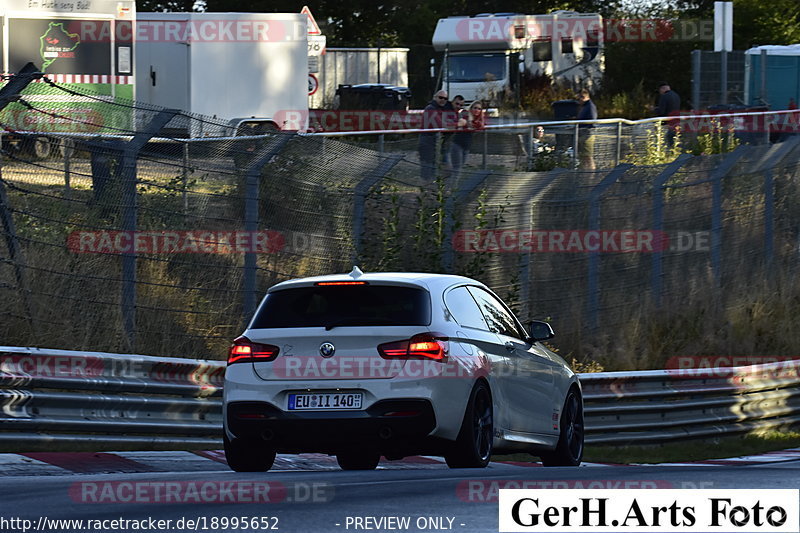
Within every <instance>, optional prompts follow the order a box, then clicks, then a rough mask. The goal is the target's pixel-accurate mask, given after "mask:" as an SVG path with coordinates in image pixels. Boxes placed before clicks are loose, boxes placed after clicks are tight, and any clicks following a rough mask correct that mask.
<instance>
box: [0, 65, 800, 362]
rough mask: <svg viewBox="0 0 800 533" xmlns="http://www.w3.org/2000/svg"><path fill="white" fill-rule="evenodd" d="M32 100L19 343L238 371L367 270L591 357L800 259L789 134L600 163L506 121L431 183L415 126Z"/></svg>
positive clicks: (555, 130) (640, 145)
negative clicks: (312, 280) (443, 293)
mask: <svg viewBox="0 0 800 533" xmlns="http://www.w3.org/2000/svg"><path fill="white" fill-rule="evenodd" d="M19 95H20V96H19V97H18V98H16V99H15V100H14V101H13V102H12V103H10V104H8V105H7V106H6V107H5V108H4V109H2V110H0V122H1V123H2V126H3V128H4V129H5V131H4V133H3V135H2V149H3V158H2V167H0V220H1V221H2V225H1V226H0V229H2V233H3V243H2V244H0V251H2V255H0V258H1V259H0V299H2V302H3V305H2V307H0V317H2V318H1V319H0V339H2V343H4V344H10V345H38V346H48V347H57V348H63V349H91V350H95V351H97V350H104V351H128V352H134V353H145V354H154V355H170V356H187V357H193V358H221V357H223V354H224V353H225V348H226V347H227V345H228V344H229V343H230V341H231V339H233V338H234V337H235V336H236V335H237V334H238V333H239V332H240V331H241V329H242V327H243V325H244V323H245V321H246V320H247V319H248V317H249V316H250V315H251V313H252V312H253V311H254V308H255V306H256V305H257V302H258V300H259V298H260V297H261V295H263V293H264V291H265V290H266V289H267V288H268V287H270V286H271V285H273V284H274V283H276V282H279V281H282V280H285V279H289V278H293V277H300V276H308V275H317V274H327V273H335V272H347V271H349V270H350V268H351V267H352V265H353V264H358V265H359V266H360V267H361V268H362V269H363V270H372V271H376V270H379V271H428V272H451V273H459V274H464V275H468V276H471V277H475V278H477V279H480V280H481V281H483V282H485V283H487V284H488V285H489V286H490V287H492V288H493V290H495V291H496V292H497V293H498V294H499V295H500V296H501V297H503V298H504V299H506V301H508V302H509V303H510V305H512V306H513V307H514V310H515V311H517V312H518V313H519V314H520V317H521V318H522V319H523V320H527V319H548V320H550V321H551V322H552V323H553V325H554V327H555V329H556V330H557V331H559V333H560V335H559V337H560V338H561V339H564V341H562V344H563V345H564V346H565V348H564V349H565V351H567V352H570V351H573V352H575V351H578V350H580V348H581V346H585V345H587V344H589V345H591V344H593V343H599V342H600V341H599V339H601V338H603V337H607V336H608V335H609V334H610V332H611V331H613V330H614V329H615V328H619V327H620V326H621V325H624V324H626V323H628V322H629V321H630V320H631V317H632V316H634V315H635V314H636V313H641V310H642V309H643V308H644V307H652V308H653V309H659V308H666V307H669V306H675V305H678V306H679V305H681V304H682V302H686V301H687V300H689V299H691V298H722V297H724V295H725V294H726V293H728V292H729V291H730V289H731V287H739V286H741V285H742V284H746V283H747V281H748V280H752V279H758V278H764V277H766V276H768V275H775V274H776V273H777V274H780V273H788V274H792V275H793V272H794V269H795V263H796V260H797V254H798V245H799V244H800V241H799V240H798V239H799V238H800V232H799V231H798V229H799V228H800V209H798V202H799V201H800V195H798V191H797V178H798V175H799V174H800V168H798V161H800V146H798V140H797V139H796V138H795V137H794V136H791V135H788V136H785V138H783V139H782V140H783V141H784V142H780V143H767V142H766V137H765V136H758V138H757V139H755V140H756V141H758V142H761V143H762V144H752V145H750V144H745V143H743V142H739V141H737V142H736V143H732V144H730V145H729V146H726V147H725V149H726V150H730V149H733V148H734V147H735V146H736V145H737V144H739V146H738V148H735V149H733V150H732V151H727V152H726V153H720V154H711V155H709V154H707V155H699V156H692V155H688V154H684V155H681V156H678V154H677V152H676V153H674V154H673V156H669V157H666V158H659V157H656V155H658V154H654V152H653V150H654V148H653V147H654V146H656V151H658V150H661V151H662V152H663V148H664V146H661V147H659V146H657V145H658V143H661V144H662V145H663V144H664V140H663V139H661V140H658V139H657V138H656V137H655V135H656V133H655V132H656V129H657V128H654V126H653V125H652V124H649V125H647V124H634V125H624V124H621V123H615V124H598V125H597V127H596V128H594V131H593V132H592V133H591V135H592V136H594V142H593V147H592V148H593V150H592V153H591V154H590V156H591V157H587V156H586V155H585V152H584V151H582V148H585V141H586V135H587V133H586V132H584V131H582V130H580V129H579V128H576V126H575V125H570V124H567V125H563V124H560V125H550V124H545V125H544V126H543V127H544V133H543V134H540V133H538V132H537V130H536V126H535V125H529V126H524V127H516V126H514V127H511V126H509V127H498V128H494V129H487V130H485V131H479V132H475V133H473V134H472V136H473V138H472V146H471V149H470V153H469V155H468V156H467V159H466V162H465V164H464V166H463V167H461V168H459V169H454V168H453V166H452V164H451V161H450V160H447V159H443V154H445V153H449V152H450V151H451V148H452V143H453V138H452V135H451V134H449V133H444V134H441V135H437V136H434V142H435V143H437V151H436V152H435V153H436V159H435V160H434V162H433V163H432V165H433V172H432V176H433V179H424V178H427V175H426V174H425V172H424V168H423V167H424V165H423V164H421V162H420V155H419V154H420V153H419V146H420V136H419V134H418V133H416V132H415V133H397V132H392V133H385V134H383V135H381V136H379V135H367V134H364V133H360V134H357V135H356V134H351V135H344V136H331V135H320V134H296V133H294V134H293V133H288V132H273V133H269V134H264V135H252V136H238V137H237V136H234V135H233V133H235V132H234V131H232V130H231V128H230V126H229V125H228V124H227V123H226V122H225V121H223V120H221V119H216V118H211V117H204V116H198V115H191V114H187V113H184V112H180V111H176V110H165V109H160V108H154V107H150V106H145V105H141V104H139V103H137V102H134V101H126V100H123V99H119V98H110V97H100V96H98V95H92V94H89V93H85V92H80V91H76V90H75V89H74V87H72V86H64V85H60V84H55V83H52V82H49V81H47V80H45V81H39V82H36V83H32V84H31V85H30V86H29V87H28V88H25V89H24V90H22V91H21V92H20V93H19ZM0 101H2V93H0ZM90 106H91V107H92V108H93V111H92V112H89V111H80V110H81V109H83V110H86V109H89V108H90ZM42 124H50V125H51V126H50V128H49V129H47V128H45V127H43V126H42ZM54 125H57V126H58V127H57V128H56V126H54ZM54 130H56V131H54ZM701 134H702V132H701ZM206 135H210V136H208V137H206ZM448 136H450V137H448ZM576 141H577V142H576ZM582 145H583V146H582ZM576 148H577V149H576ZM667 149H669V147H668V146H667ZM642 154H645V155H647V154H649V155H651V156H653V157H652V158H651V159H652V160H653V161H656V162H657V164H641V163H647V162H648V160H647V159H642V157H639V158H638V159H637V156H642ZM631 161H636V162H638V163H640V164H638V165H634V164H632V163H631Z"/></svg>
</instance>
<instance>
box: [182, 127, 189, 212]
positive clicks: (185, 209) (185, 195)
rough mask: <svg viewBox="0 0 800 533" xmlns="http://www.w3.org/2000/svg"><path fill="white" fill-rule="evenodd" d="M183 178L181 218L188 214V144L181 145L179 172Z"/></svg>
mask: <svg viewBox="0 0 800 533" xmlns="http://www.w3.org/2000/svg"><path fill="white" fill-rule="evenodd" d="M181 176H182V177H183V192H182V195H183V216H186V215H188V214H189V194H188V192H187V190H186V189H187V188H188V187H189V142H188V141H187V142H185V143H183V165H182V170H181Z"/></svg>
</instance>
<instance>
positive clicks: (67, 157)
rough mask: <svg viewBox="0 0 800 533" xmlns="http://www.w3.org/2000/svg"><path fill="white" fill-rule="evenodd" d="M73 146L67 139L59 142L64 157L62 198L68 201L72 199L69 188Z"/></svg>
mask: <svg viewBox="0 0 800 533" xmlns="http://www.w3.org/2000/svg"><path fill="white" fill-rule="evenodd" d="M73 146H74V144H73V142H72V139H69V138H67V137H62V138H61V142H60V147H61V150H62V152H63V153H62V155H63V156H64V198H66V199H67V200H69V199H70V198H72V187H71V174H72V172H71V169H70V166H71V165H70V163H71V157H72V153H73V152H74V148H73Z"/></svg>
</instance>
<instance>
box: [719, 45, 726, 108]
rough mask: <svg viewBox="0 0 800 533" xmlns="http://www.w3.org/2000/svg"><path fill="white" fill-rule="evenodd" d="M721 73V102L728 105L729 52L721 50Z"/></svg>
mask: <svg viewBox="0 0 800 533" xmlns="http://www.w3.org/2000/svg"><path fill="white" fill-rule="evenodd" d="M719 54H720V55H719V62H720V66H719V69H720V73H719V82H720V86H719V92H720V100H722V103H723V104H726V105H727V103H728V51H727V50H720V52H719Z"/></svg>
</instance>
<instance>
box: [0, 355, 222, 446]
mask: <svg viewBox="0 0 800 533" xmlns="http://www.w3.org/2000/svg"><path fill="white" fill-rule="evenodd" d="M224 374H225V363H220V362H214V361H194V360H190V359H176V358H165V357H149V356H141V355H120V354H109V353H96V352H74V351H65V350H48V349H38V348H9V347H0V405H2V410H0V449H14V448H16V449H19V447H22V446H24V447H25V449H26V451H31V449H33V448H36V449H48V448H47V447H50V446H52V445H53V444H58V443H61V442H69V443H72V444H73V445H74V444H78V443H83V444H91V445H92V446H94V447H96V448H97V449H98V450H100V449H113V448H115V447H116V448H119V447H120V446H124V447H126V448H132V447H141V448H143V449H153V448H159V449H169V448H172V449H186V448H203V447H209V446H219V444H220V440H221V433H220V428H221V427H222V383H223V379H224Z"/></svg>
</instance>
